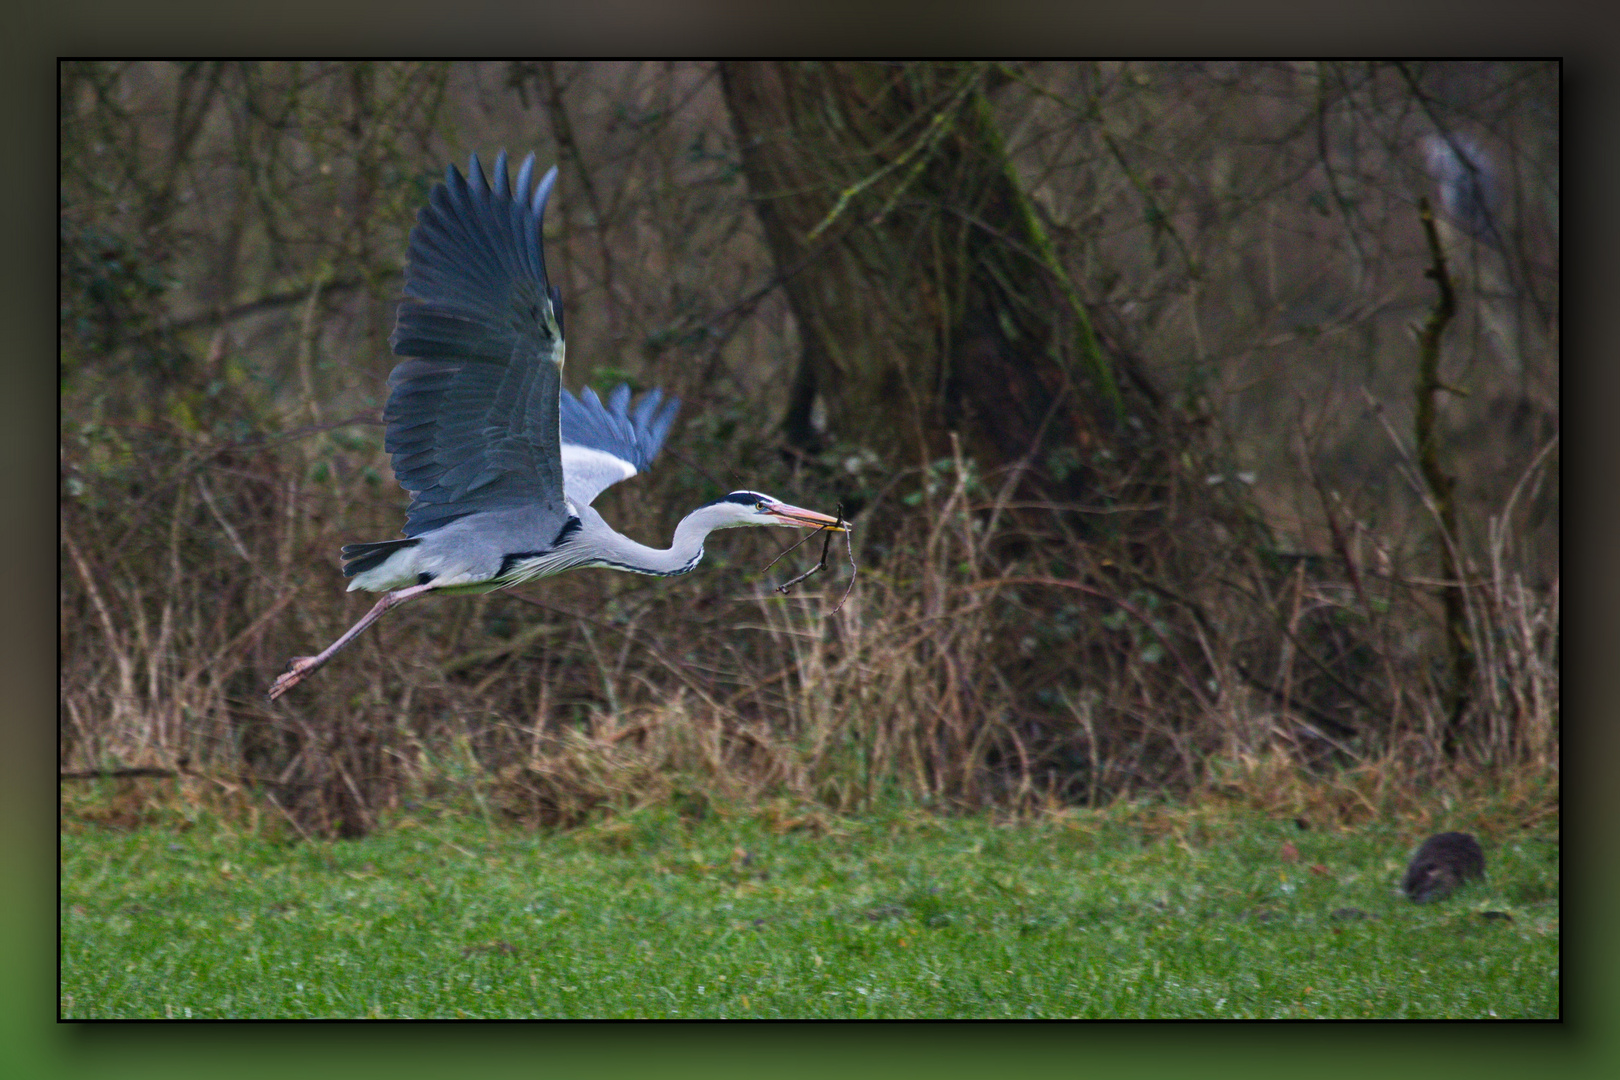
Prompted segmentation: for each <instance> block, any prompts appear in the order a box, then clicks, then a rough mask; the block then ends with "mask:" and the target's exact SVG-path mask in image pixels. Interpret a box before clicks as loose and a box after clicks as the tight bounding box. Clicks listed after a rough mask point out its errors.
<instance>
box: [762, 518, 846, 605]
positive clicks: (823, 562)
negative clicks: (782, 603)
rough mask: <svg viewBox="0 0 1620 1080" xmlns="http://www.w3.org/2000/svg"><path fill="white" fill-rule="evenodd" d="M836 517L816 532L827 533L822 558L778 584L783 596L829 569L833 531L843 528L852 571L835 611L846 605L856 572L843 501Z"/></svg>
mask: <svg viewBox="0 0 1620 1080" xmlns="http://www.w3.org/2000/svg"><path fill="white" fill-rule="evenodd" d="M836 517H837V519H838V520H837V521H836V522H835V523H834V524H832V525H823V526H822V527H821V528H820V529H817V530H816V532H824V533H826V534H827V535H826V536H824V537H823V538H822V541H821V558H820V559H818V560H817V561H816V564H815V565H814V566H812V567H811V568H810V569H808V570H806V571H805V572H804V573H802V574H800V575H799V576H798V577H796V578H792V579H791V580H788V581H784V582H782V584H780V585H778V586H776V591H777V592H779V593H781V594H782V595H783V596H786V595H787V594H788V590H790V589H792V588H793V586H795V585H797V584H798V583H799V582H801V581H803V580H804V579H805V578H807V577H809V576H810V575H811V574H814V573H816V572H817V571H820V570H825V569H827V552H828V551H829V550H830V549H831V547H832V538H833V533H834V532H835V531H838V530H842V532H843V534H844V547H845V550H846V551H848V552H849V571H850V573H849V584H848V585H846V586H845V587H844V595H843V596H841V597H839V598H838V603H837V605H836V606H834V607H833V611H837V610H838V609H839V608H841V607H843V606H844V601H845V600H848V599H849V594H850V590H851V589H853V588H855V574H856V567H855V548H854V545H852V544H851V543H850V540H849V533H850V524H849V522H847V521H845V520H844V504H843V503H839V504H838V511H837V514H836ZM814 535H816V534H815V533H810V534H809V535H807V536H805V537H804V538H803V539H801V540H800V541H799V544H802V543H804V541H805V540H808V539H810V537H811V536H814ZM799 544H794V545H793V547H790V548H788V549H787V551H784V552H782V555H786V554H787V553H788V551H792V550H793V548H796V547H798V546H799ZM782 555H778V556H777V557H776V558H775V559H772V560H771V561H770V562H769V563H767V564H766V566H765V569H767V570H769V569H770V568H771V567H772V566H775V565H776V563H777V561H778V560H779V559H781V558H782ZM828 614H829V615H830V614H832V612H828Z"/></svg>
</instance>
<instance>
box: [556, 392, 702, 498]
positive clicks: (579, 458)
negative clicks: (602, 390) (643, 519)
mask: <svg viewBox="0 0 1620 1080" xmlns="http://www.w3.org/2000/svg"><path fill="white" fill-rule="evenodd" d="M661 403H662V406H663V407H662V408H660V407H659V406H660V404H661ZM680 407H681V403H680V400H679V399H678V398H670V399H669V400H668V401H665V400H664V393H663V391H662V390H649V391H648V392H647V393H646V394H644V395H642V398H641V400H640V401H638V402H636V407H635V409H634V410H633V411H632V410H631V408H630V387H629V386H628V385H625V384H622V383H621V384H620V385H619V387H618V389H616V390H614V391H613V392H612V393H611V394H609V395H608V399H607V404H605V405H604V404H603V403H602V401H601V399H600V398H598V397H597V396H596V391H595V390H592V389H590V388H589V387H587V388H586V389H584V390H581V391H580V394H579V397H577V398H576V397H575V396H574V395H573V394H570V393H569V392H568V391H567V390H564V391H563V392H562V470H563V488H564V490H565V492H566V493H567V495H568V497H569V498H570V499H572V500H573V501H574V503H575V504H576V505H580V506H584V505H588V504H590V503H592V502H594V501H596V497H597V495H599V494H601V492H602V489H604V488H606V487H608V486H609V485H611V484H617V483H618V482H619V481H620V480H628V479H629V478H630V477H632V476H634V475H636V473H638V472H641V471H643V470H644V469H646V468H647V467H648V466H649V465H651V464H652V462H653V458H655V457H657V456H658V451H659V450H660V449H661V448H662V447H663V445H664V438H665V436H667V435H668V434H669V427H670V425H671V424H673V423H674V422H675V414H676V412H678V411H679V410H680Z"/></svg>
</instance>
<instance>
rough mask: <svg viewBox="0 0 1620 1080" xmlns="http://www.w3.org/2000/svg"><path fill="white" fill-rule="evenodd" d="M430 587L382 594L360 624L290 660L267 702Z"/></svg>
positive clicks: (431, 584) (272, 687)
mask: <svg viewBox="0 0 1620 1080" xmlns="http://www.w3.org/2000/svg"><path fill="white" fill-rule="evenodd" d="M432 588H433V583H432V582H428V583H427V584H425V585H412V586H411V587H410V588H408V589H397V590H395V591H394V592H391V593H386V594H384V595H383V598H382V599H381V600H378V601H377V602H376V603H375V604H374V605H372V608H371V610H370V611H368V612H366V614H365V616H364V617H363V618H362V619H361V620H360V621H359V622H357V623H355V624H354V625H353V626H351V627H349V629H348V631H347V632H346V633H345V634H344V635H343V636H342V637H340V638H338V639H337V640H336V641H334V642H332V644H330V645H328V646H327V647H326V648H324V649H322V650H321V652H320V654H319V655H317V656H295V657H293V658H292V661H291V662H290V663H289V664H288V665H287V670H286V672H285V673H284V674H282V675H281V676H280V677H278V678H277V679H276V681H275V682H273V683H271V684H270V700H271V701H274V700H276V698H278V697H280V696H281V695H282V694H285V693H286V692H287V691H288V690H291V689H292V688H293V687H295V686H297V685H298V684H299V683H301V682H303V681H304V678H305V677H306V676H308V675H309V674H310V673H311V672H313V671H315V670H316V669H318V668H319V667H320V666H321V665H322V664H324V663H326V662H327V661H328V660H330V659H332V657H334V656H336V655H337V654H338V653H339V652H342V651H343V647H344V646H345V645H347V644H348V643H349V642H351V641H353V640H354V639H355V638H356V637H358V636H359V634H360V631H362V630H364V629H365V628H366V627H368V626H370V625H371V624H372V623H374V622H376V621H377V620H378V619H379V618H381V617H382V613H383V612H385V611H387V610H388V609H389V608H391V607H394V606H396V605H398V604H403V603H404V602H405V601H407V600H410V599H412V598H414V597H417V596H421V595H422V594H423V593H425V592H427V591H429V590H430V589H432Z"/></svg>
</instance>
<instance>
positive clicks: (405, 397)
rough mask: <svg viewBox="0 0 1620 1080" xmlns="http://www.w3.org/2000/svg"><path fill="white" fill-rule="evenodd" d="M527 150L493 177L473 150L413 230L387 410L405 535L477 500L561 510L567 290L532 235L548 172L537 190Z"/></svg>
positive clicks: (475, 505) (487, 506) (560, 513)
mask: <svg viewBox="0 0 1620 1080" xmlns="http://www.w3.org/2000/svg"><path fill="white" fill-rule="evenodd" d="M533 174H534V155H532V154H531V155H529V158H528V160H526V161H525V162H524V163H523V167H522V169H521V170H520V171H519V173H518V180H517V184H516V186H515V187H514V186H511V185H509V183H508V180H507V172H506V155H505V154H504V153H503V154H501V155H500V157H499V158H498V159H497V160H496V162H495V184H494V187H493V188H491V187H490V185H489V184H488V182H487V181H486V180H485V178H484V170H483V167H482V166H481V165H480V164H479V162H478V156H477V155H476V154H475V155H473V158H472V161H471V162H470V164H469V167H468V176H467V177H466V178H463V177H462V175H461V173H460V172H458V171H457V170H456V169H455V167H454V166H452V167H451V168H450V170H449V172H448V174H447V175H446V177H445V182H444V183H443V184H441V185H439V186H438V187H436V188H434V189H433V194H432V196H431V197H430V199H429V201H428V205H427V206H426V207H424V208H423V209H422V211H421V212H420V213H419V214H418V215H417V219H416V227H415V228H413V229H412V230H411V245H410V262H409V265H408V266H407V268H406V271H405V293H406V299H405V300H404V301H402V302H401V303H400V305H399V316H398V322H397V323H396V325H395V328H394V334H393V337H392V338H391V339H390V341H391V343H392V345H393V347H394V352H395V353H396V354H398V355H400V356H404V357H409V358H410V359H407V360H405V361H404V362H402V363H400V364H399V365H398V366H397V367H395V368H394V371H393V374H391V375H390V376H389V377H388V385H389V387H390V394H389V397H388V407H387V409H386V410H385V411H384V414H383V420H384V422H385V423H386V424H387V441H386V446H387V449H388V452H389V453H390V454H392V455H393V457H394V475H395V477H396V478H398V480H399V482H400V485H401V486H402V487H404V488H405V490H406V491H408V492H410V493H411V506H410V510H409V512H408V513H407V515H406V518H405V530H404V531H405V535H406V536H419V535H421V534H422V533H425V532H429V531H431V530H433V529H436V528H438V527H439V526H441V525H444V524H446V523H448V522H450V521H453V520H455V519H456V518H459V517H464V516H466V515H467V514H471V513H475V512H478V511H483V510H500V509H511V508H516V507H525V508H529V509H531V510H533V511H536V512H537V513H540V514H542V515H544V516H554V517H555V518H556V519H557V524H558V526H559V527H560V526H561V524H562V522H563V520H564V519H565V518H566V516H567V509H566V507H565V505H564V503H563V477H562V463H561V460H560V457H559V453H560V446H559V424H560V421H559V419H558V399H557V395H558V391H559V389H560V388H561V385H562V380H561V369H562V364H563V333H562V308H561V297H560V296H559V294H558V292H557V290H555V289H553V288H551V287H550V286H549V285H548V284H547V282H546V265H545V258H544V253H543V251H542V248H541V241H540V225H541V219H542V217H543V215H544V213H545V206H546V198H547V197H548V196H549V195H550V194H551V186H552V184H553V183H554V182H555V180H556V178H557V170H556V169H555V168H553V169H551V170H550V171H549V172H547V173H546V175H545V177H544V178H543V179H542V180H541V181H540V184H539V186H538V187H536V188H534V190H533V192H532V194H531V192H530V189H529V184H530V181H531V180H532V178H533Z"/></svg>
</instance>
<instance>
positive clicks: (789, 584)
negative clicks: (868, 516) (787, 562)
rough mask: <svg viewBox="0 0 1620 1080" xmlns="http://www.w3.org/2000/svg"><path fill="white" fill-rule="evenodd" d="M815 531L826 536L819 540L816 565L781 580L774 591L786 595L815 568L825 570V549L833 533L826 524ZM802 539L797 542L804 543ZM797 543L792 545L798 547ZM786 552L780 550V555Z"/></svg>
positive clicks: (814, 570) (806, 538) (830, 544)
mask: <svg viewBox="0 0 1620 1080" xmlns="http://www.w3.org/2000/svg"><path fill="white" fill-rule="evenodd" d="M816 532H824V533H826V534H827V535H826V537H825V538H823V539H822V541H821V558H820V559H819V560H817V562H816V565H814V566H812V567H811V568H810V569H808V570H806V571H805V572H804V573H802V574H800V575H799V576H798V577H796V578H793V579H791V580H789V581H784V582H782V584H780V585H778V586H777V587H776V591H777V592H779V593H781V594H782V595H783V596H786V595H787V594H788V590H789V589H791V588H793V586H795V585H797V584H798V583H799V582H801V581H803V580H804V579H805V578H807V577H809V576H810V575H811V574H814V573H815V572H816V571H817V570H825V569H827V549H828V548H829V547H831V546H832V538H833V534H832V532H831V531H830V530H829V529H828V528H827V526H825V525H823V526H822V527H821V528H819V529H817V530H816ZM814 535H816V533H811V534H810V536H814ZM810 536H807V537H805V538H804V540H808V539H810ZM804 540H800V541H799V544H802V543H804ZM799 544H794V545H793V547H798V546H799ZM792 550H793V548H788V551H792ZM786 554H787V551H784V552H782V555H786ZM782 555H778V556H777V558H778V559H779V558H781V557H782ZM772 561H773V562H774V561H775V560H772ZM765 569H767V570H769V569H770V567H769V566H767V567H766V568H765Z"/></svg>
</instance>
